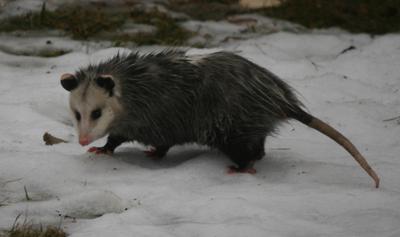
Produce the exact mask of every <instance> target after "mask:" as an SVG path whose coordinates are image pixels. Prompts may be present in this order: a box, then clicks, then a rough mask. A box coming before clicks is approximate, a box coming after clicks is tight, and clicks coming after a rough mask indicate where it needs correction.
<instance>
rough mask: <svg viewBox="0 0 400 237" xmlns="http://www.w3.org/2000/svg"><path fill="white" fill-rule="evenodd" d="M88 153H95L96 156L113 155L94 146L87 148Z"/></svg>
mask: <svg viewBox="0 0 400 237" xmlns="http://www.w3.org/2000/svg"><path fill="white" fill-rule="evenodd" d="M88 152H90V153H95V154H96V155H100V154H105V155H111V154H112V153H113V152H112V151H110V150H107V149H104V148H103V147H95V146H93V147H91V148H89V150H88Z"/></svg>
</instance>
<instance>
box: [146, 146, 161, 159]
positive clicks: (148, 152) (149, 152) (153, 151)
mask: <svg viewBox="0 0 400 237" xmlns="http://www.w3.org/2000/svg"><path fill="white" fill-rule="evenodd" d="M143 152H144V153H145V154H146V156H147V157H150V158H151V159H153V160H160V159H161V158H162V157H160V156H159V154H158V153H157V149H156V148H150V149H148V150H145V151H143Z"/></svg>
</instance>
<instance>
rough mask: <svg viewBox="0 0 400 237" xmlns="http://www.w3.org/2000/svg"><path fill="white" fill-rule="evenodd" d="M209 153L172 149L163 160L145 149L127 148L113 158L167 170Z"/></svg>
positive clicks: (200, 149)
mask: <svg viewBox="0 0 400 237" xmlns="http://www.w3.org/2000/svg"><path fill="white" fill-rule="evenodd" d="M209 152H211V151H210V150H207V149H204V148H196V147H194V148H191V149H184V150H178V149H174V148H172V149H171V150H170V151H169V152H168V153H167V155H166V156H164V157H163V158H153V157H149V156H148V155H147V154H145V152H144V150H143V149H139V148H125V149H121V150H120V151H116V152H115V153H114V155H113V156H114V157H115V158H117V159H119V160H121V161H123V162H126V163H129V164H131V165H135V166H139V167H142V168H146V169H165V168H172V167H177V166H179V165H181V164H183V163H185V162H187V161H189V160H192V159H195V158H197V157H199V156H201V155H202V154H206V153H209ZM199 158H200V157H199Z"/></svg>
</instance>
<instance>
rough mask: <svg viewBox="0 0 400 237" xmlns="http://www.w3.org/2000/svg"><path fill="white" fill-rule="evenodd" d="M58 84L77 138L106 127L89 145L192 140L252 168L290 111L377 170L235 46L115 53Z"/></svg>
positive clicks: (158, 151)
mask: <svg viewBox="0 0 400 237" xmlns="http://www.w3.org/2000/svg"><path fill="white" fill-rule="evenodd" d="M61 85H62V86H63V87H64V89H66V90H67V91H69V92H70V97H69V105H70V108H71V112H72V114H73V117H74V122H75V124H76V128H77V131H78V134H79V143H80V144H81V145H82V146H86V145H88V144H90V143H91V142H93V141H94V140H97V139H99V138H101V137H103V136H105V135H107V134H108V138H107V143H106V144H105V145H104V146H103V147H92V148H90V149H89V150H88V151H89V152H95V153H108V154H111V153H113V152H114V150H115V148H116V147H118V146H119V145H120V144H122V143H123V142H128V141H137V142H140V143H142V144H144V145H150V146H153V147H154V150H153V151H151V153H152V155H154V156H158V157H162V156H164V155H165V154H166V153H167V151H168V150H169V148H170V147H172V146H174V145H179V144H185V143H198V144H202V145H207V146H209V147H211V148H216V149H219V150H220V151H221V152H222V153H224V154H226V155H227V156H228V157H229V158H230V159H231V160H232V161H233V162H234V163H235V164H236V166H234V167H231V171H233V172H248V173H254V172H255V169H254V168H253V164H254V162H255V161H257V160H260V159H261V158H263V157H264V155H265V151H264V143H265V140H266V137H267V136H268V135H271V134H273V133H275V132H276V130H277V127H278V126H279V125H280V124H281V123H282V122H285V121H287V120H289V119H295V120H298V121H300V122H301V123H303V124H305V125H308V126H309V127H311V128H314V129H316V130H318V131H319V132H321V133H323V134H325V135H326V136H328V137H330V138H331V139H333V140H334V141H336V142H337V143H338V144H340V145H341V146H342V147H343V148H344V149H346V150H347V151H348V152H349V153H350V154H351V155H352V156H353V157H354V159H355V160H356V161H357V162H358V163H359V164H360V165H361V167H362V168H363V169H364V170H365V171H366V172H367V173H368V174H369V175H370V176H371V177H372V178H373V180H374V181H375V186H376V187H379V177H378V175H377V174H376V173H375V171H374V170H373V169H372V168H371V167H370V166H369V164H368V163H367V161H366V160H365V159H364V157H363V156H362V155H361V154H360V152H359V151H358V150H357V148H356V147H355V146H354V145H353V144H352V143H351V142H350V141H349V140H348V139H347V138H346V137H345V136H343V135H342V134H341V133H339V132H338V131H337V130H336V129H334V128H332V127H331V126H329V125H328V124H326V123H325V122H323V121H321V120H320V119H318V118H316V117H314V116H312V115H311V114H309V113H308V112H306V111H305V110H306V109H305V107H304V105H303V104H302V103H301V102H300V101H299V99H298V97H297V96H296V94H295V92H294V90H293V89H292V88H291V87H290V86H289V85H288V84H287V83H286V82H284V81H283V80H282V79H280V78H279V77H278V76H276V75H275V74H273V73H272V72H270V71H268V70H267V69H265V68H263V67H261V66H258V65H256V64H255V63H253V62H251V61H249V60H247V59H245V58H244V57H242V56H239V55H237V54H235V53H231V52H226V51H222V52H216V53H212V54H208V55H197V56H193V55H192V56H189V55H187V54H186V52H185V51H181V50H165V51H162V52H157V53H150V54H145V55H140V54H139V53H137V52H136V53H129V54H117V55H116V56H114V57H112V58H111V59H109V60H107V61H104V62H102V63H99V64H97V65H89V66H87V67H85V68H81V69H79V70H78V71H76V72H75V73H73V74H71V73H66V74H63V75H62V76H61Z"/></svg>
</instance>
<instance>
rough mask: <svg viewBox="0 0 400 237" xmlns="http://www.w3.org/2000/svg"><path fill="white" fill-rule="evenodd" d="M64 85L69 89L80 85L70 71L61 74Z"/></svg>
mask: <svg viewBox="0 0 400 237" xmlns="http://www.w3.org/2000/svg"><path fill="white" fill-rule="evenodd" d="M60 82H61V85H62V87H64V89H66V90H67V91H71V90H73V89H75V88H76V87H77V86H78V79H76V77H75V76H74V75H72V74H70V73H65V74H63V75H62V76H61V79H60Z"/></svg>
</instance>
